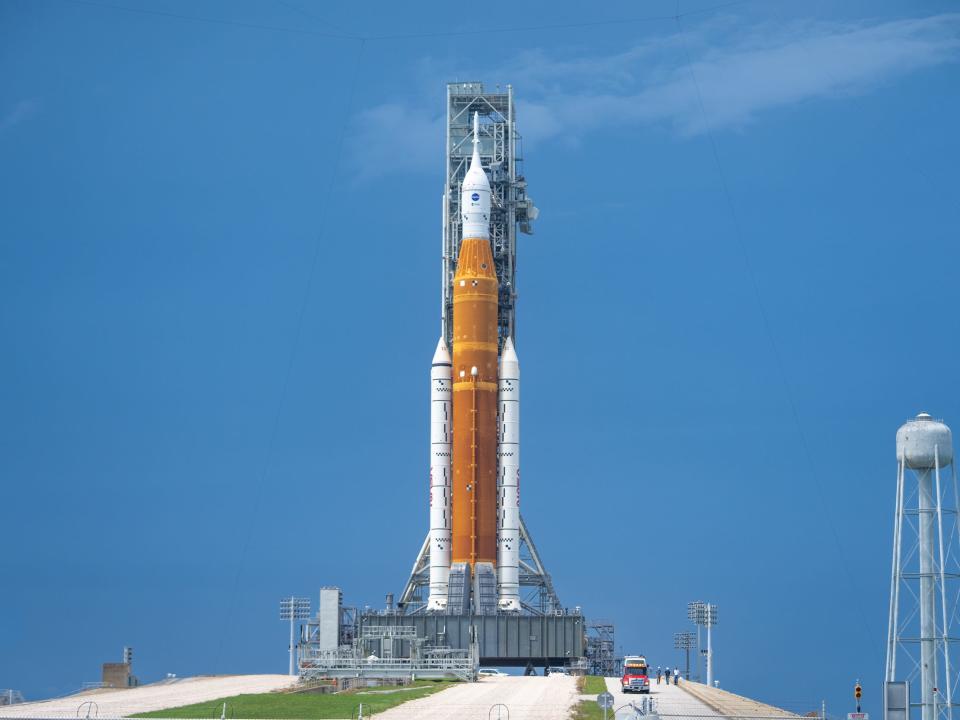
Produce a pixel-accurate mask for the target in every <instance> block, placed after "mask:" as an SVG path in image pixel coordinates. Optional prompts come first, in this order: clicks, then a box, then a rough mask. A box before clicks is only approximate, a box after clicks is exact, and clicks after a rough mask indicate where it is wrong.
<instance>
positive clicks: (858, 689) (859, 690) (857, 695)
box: [853, 683, 863, 700]
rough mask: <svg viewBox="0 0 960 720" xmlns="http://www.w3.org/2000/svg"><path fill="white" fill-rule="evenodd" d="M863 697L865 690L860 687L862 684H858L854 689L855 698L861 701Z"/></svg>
mask: <svg viewBox="0 0 960 720" xmlns="http://www.w3.org/2000/svg"><path fill="white" fill-rule="evenodd" d="M861 695H863V688H862V687H860V683H857V684H856V686H855V687H854V688H853V696H854V697H855V698H856V699H857V700H859V699H860V696H861Z"/></svg>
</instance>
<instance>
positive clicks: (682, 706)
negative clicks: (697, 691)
mask: <svg viewBox="0 0 960 720" xmlns="http://www.w3.org/2000/svg"><path fill="white" fill-rule="evenodd" d="M606 680H607V692H609V693H611V694H612V695H613V698H614V703H613V707H614V708H623V706H626V707H625V708H623V709H622V710H621V711H620V712H618V713H617V718H618V720H620V718H630V717H632V716H633V715H632V711H631V710H630V707H629V705H630V703H635V704H636V705H638V706H639V705H641V704H642V703H643V698H646V697H650V698H652V699H653V701H654V703H655V704H656V711H657V713H658V714H661V715H664V716H666V717H665V719H664V720H675V719H676V720H683V719H684V718H691V719H695V718H714V717H719V715H718V714H717V713H715V712H714V711H713V710H711V709H710V708H709V707H707V705H705V704H704V703H702V702H700V701H699V700H697V699H696V698H694V697H692V696H691V695H689V694H688V693H686V692H684V691H683V690H682V689H681V688H679V687H675V686H673V685H667V684H666V683H664V684H662V685H657V680H656V678H653V679H652V680H651V682H652V683H653V684H652V685H651V686H650V695H649V696H647V695H637V694H635V693H630V694H624V693H622V692H620V678H607V679H606ZM681 682H683V681H681Z"/></svg>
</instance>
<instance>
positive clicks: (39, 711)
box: [0, 675, 296, 718]
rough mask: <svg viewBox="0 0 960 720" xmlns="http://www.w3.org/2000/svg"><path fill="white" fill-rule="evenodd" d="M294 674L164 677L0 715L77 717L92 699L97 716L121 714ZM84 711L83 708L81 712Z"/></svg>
mask: <svg viewBox="0 0 960 720" xmlns="http://www.w3.org/2000/svg"><path fill="white" fill-rule="evenodd" d="M295 681H296V678H292V677H290V676H289V675H221V676H218V677H192V678H183V679H178V680H176V681H173V682H170V681H163V682H159V683H154V684H152V685H144V686H142V687H138V688H132V689H130V690H94V691H90V692H86V693H80V694H77V695H69V696H67V697H65V698H59V699H57V700H44V701H41V702H31V703H23V704H22V705H12V706H10V707H0V718H30V717H46V718H76V717H78V715H77V710H78V708H79V707H80V705H81V704H83V703H85V702H89V701H92V702H94V703H96V706H95V707H96V708H97V710H98V712H91V715H99V717H123V716H126V715H131V714H133V713H141V712H149V711H151V710H162V709H164V708H170V707H177V706H180V705H192V704H193V703H199V702H206V701H208V700H216V699H217V698H222V697H230V696H231V695H240V694H241V693H265V692H271V691H272V690H278V689H280V688H284V687H287V686H289V685H291V684H293V683H294V682H295ZM83 714H86V709H84V713H83Z"/></svg>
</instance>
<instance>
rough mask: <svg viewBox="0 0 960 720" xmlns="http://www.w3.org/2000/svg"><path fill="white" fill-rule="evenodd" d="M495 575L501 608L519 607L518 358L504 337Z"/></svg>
mask: <svg viewBox="0 0 960 720" xmlns="http://www.w3.org/2000/svg"><path fill="white" fill-rule="evenodd" d="M498 405H499V408H498V416H499V418H498V419H499V428H498V433H497V435H498V438H497V461H498V462H497V464H498V468H497V471H498V472H497V485H498V486H499V487H498V490H499V493H498V496H499V498H498V499H499V504H500V512H499V513H498V523H497V524H498V526H499V527H498V528H497V575H498V576H499V577H498V579H499V583H498V584H499V591H500V600H499V606H500V609H501V610H507V611H519V610H520V360H519V358H517V351H516V350H515V349H514V347H513V338H507V342H506V343H504V346H503V352H502V353H501V355H500V382H499V392H498Z"/></svg>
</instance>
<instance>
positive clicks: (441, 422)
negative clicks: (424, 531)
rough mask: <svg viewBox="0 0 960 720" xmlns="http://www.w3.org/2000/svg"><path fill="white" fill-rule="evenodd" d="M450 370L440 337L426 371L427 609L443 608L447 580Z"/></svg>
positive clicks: (450, 418)
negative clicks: (427, 483) (428, 547)
mask: <svg viewBox="0 0 960 720" xmlns="http://www.w3.org/2000/svg"><path fill="white" fill-rule="evenodd" d="M451 368H452V363H451V361H450V352H449V351H448V350H447V343H446V342H444V339H443V338H442V337H441V338H440V342H439V343H437V351H436V352H435V353H434V355H433V365H432V367H431V368H430V598H429V600H428V602H427V607H428V608H429V609H430V610H444V609H445V608H446V606H447V581H448V580H449V577H450V544H451V538H450V532H451V526H450V437H451V425H452V423H453V415H452V413H451V408H450V399H451V398H450V396H451V394H452V392H451V384H452V380H451Z"/></svg>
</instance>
